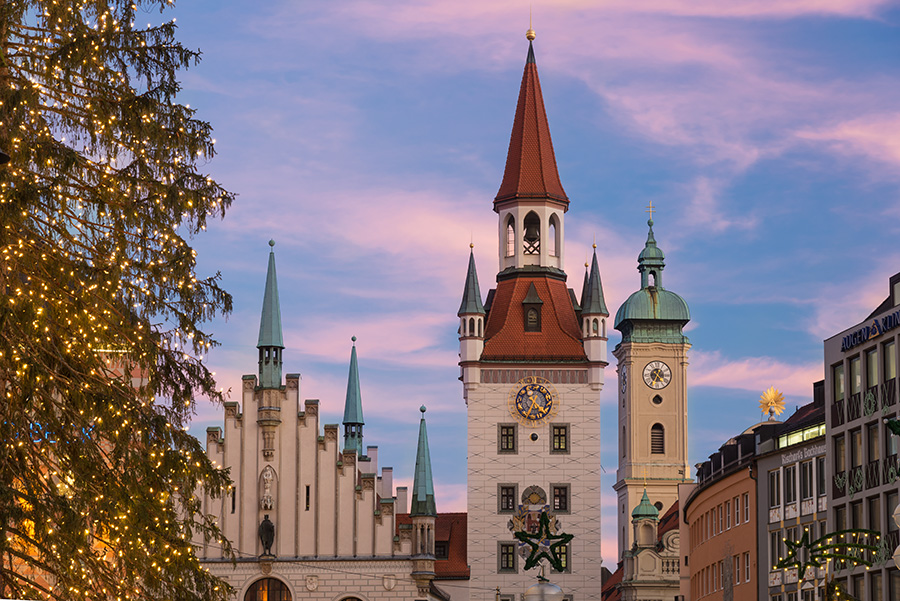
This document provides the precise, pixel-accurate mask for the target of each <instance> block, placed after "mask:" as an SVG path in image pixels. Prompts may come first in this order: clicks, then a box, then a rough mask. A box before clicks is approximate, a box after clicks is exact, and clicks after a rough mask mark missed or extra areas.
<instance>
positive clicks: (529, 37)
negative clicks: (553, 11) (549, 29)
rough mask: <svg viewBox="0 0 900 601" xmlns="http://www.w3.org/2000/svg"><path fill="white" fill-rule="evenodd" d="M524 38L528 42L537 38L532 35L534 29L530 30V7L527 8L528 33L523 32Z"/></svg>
mask: <svg viewBox="0 0 900 601" xmlns="http://www.w3.org/2000/svg"><path fill="white" fill-rule="evenodd" d="M525 37H526V38H527V39H528V41H529V42H531V41H533V40H534V38H536V37H537V35H535V33H534V29H532V27H531V6H530V5H529V6H528V31H526V32H525Z"/></svg>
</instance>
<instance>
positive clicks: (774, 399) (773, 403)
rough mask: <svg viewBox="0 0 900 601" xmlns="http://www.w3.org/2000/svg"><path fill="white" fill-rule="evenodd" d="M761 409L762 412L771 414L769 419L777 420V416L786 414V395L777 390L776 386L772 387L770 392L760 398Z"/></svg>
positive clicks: (767, 391)
mask: <svg viewBox="0 0 900 601" xmlns="http://www.w3.org/2000/svg"><path fill="white" fill-rule="evenodd" d="M759 409H760V411H762V412H764V413H765V412H766V411H768V412H769V419H775V415H776V414H777V415H781V414H782V413H784V395H783V394H781V393H780V392H778V391H777V390H775V387H774V386H770V387H769V389H768V390H766V391H765V392H764V393H762V396H761V397H759Z"/></svg>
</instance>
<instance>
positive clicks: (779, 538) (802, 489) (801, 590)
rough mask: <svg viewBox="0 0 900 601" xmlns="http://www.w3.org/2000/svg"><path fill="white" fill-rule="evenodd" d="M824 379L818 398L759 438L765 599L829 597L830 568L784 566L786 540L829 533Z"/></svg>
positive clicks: (790, 600) (762, 588) (806, 600)
mask: <svg viewBox="0 0 900 601" xmlns="http://www.w3.org/2000/svg"><path fill="white" fill-rule="evenodd" d="M824 392H825V391H824V382H817V383H815V384H814V385H813V402H812V403H809V404H807V405H804V406H803V407H800V408H799V409H798V410H797V411H796V412H795V413H794V414H793V415H792V416H790V418H788V419H787V420H785V421H784V423H783V424H780V425H779V426H777V427H775V428H770V429H767V430H765V431H760V433H759V436H758V438H757V460H756V466H757V469H756V472H757V473H758V483H759V494H758V499H757V506H758V508H759V511H758V514H757V520H758V524H759V528H758V531H757V537H758V540H759V570H758V572H757V577H758V579H759V582H760V591H761V593H762V595H761V597H760V598H761V599H764V600H768V601H815V600H817V599H823V598H824V587H825V581H826V578H827V576H828V575H827V573H826V569H825V568H824V567H822V568H820V569H809V570H807V571H806V573H805V574H800V573H799V571H798V570H797V568H790V569H778V568H777V567H776V566H777V565H778V563H779V562H780V561H781V560H782V559H783V558H786V557H788V553H789V549H787V547H786V545H785V541H791V542H798V541H801V540H802V539H803V537H804V536H806V537H807V540H809V541H810V542H813V541H815V540H817V539H819V538H821V537H823V536H825V535H826V534H827V529H826V520H825V518H826V512H827V509H828V498H827V494H828V486H827V483H828V478H827V472H826V462H825V397H824Z"/></svg>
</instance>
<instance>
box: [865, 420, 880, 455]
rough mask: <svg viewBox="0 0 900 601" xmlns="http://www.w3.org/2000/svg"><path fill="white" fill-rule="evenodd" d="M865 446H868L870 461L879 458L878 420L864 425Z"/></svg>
mask: <svg viewBox="0 0 900 601" xmlns="http://www.w3.org/2000/svg"><path fill="white" fill-rule="evenodd" d="M866 446H868V451H869V457H868V460H869V461H870V462H872V461H878V460H879V459H881V445H880V444H878V422H875V423H873V424H869V425H868V427H866Z"/></svg>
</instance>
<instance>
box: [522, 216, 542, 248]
mask: <svg viewBox="0 0 900 601" xmlns="http://www.w3.org/2000/svg"><path fill="white" fill-rule="evenodd" d="M525 254H526V255H539V254H541V219H540V217H538V216H537V214H536V213H534V212H531V213H528V214H527V215H525Z"/></svg>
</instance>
